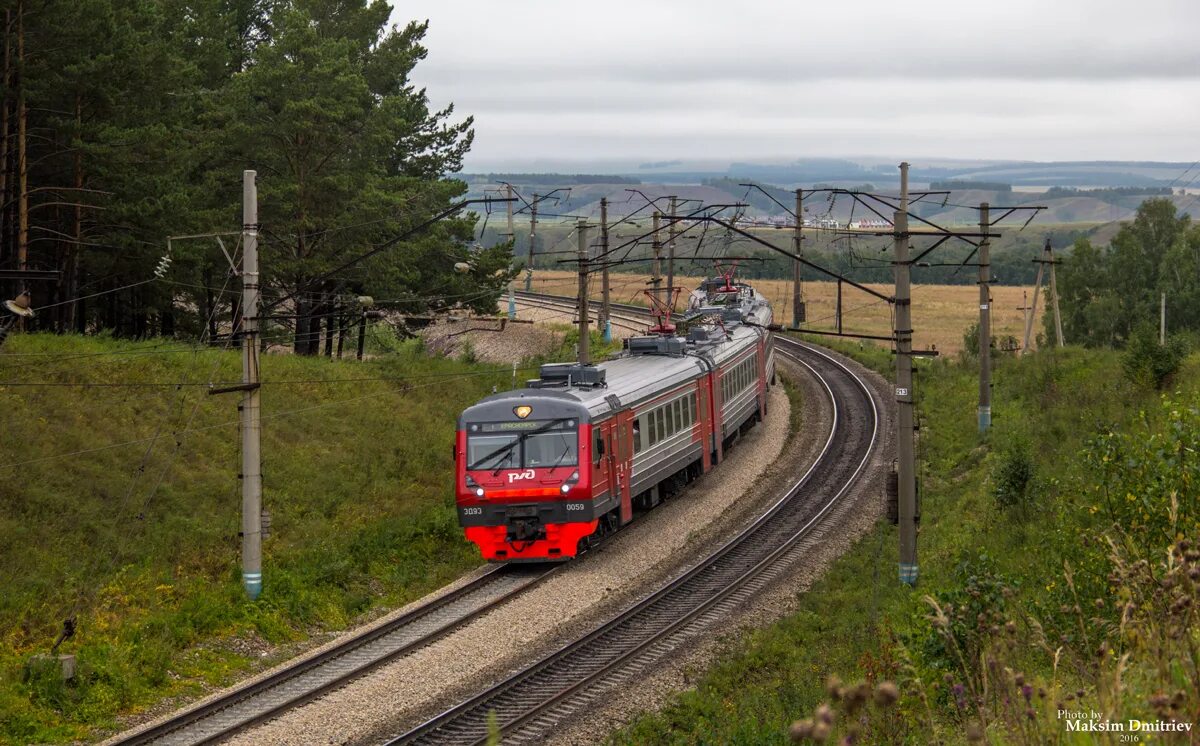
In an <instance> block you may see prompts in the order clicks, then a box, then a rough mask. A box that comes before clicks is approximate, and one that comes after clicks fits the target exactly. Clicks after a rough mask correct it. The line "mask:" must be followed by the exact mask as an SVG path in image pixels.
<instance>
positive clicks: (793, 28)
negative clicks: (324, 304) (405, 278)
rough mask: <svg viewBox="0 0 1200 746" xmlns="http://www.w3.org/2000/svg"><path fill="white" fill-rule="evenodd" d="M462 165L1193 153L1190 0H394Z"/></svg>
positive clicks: (1198, 50) (1195, 83)
mask: <svg viewBox="0 0 1200 746" xmlns="http://www.w3.org/2000/svg"><path fill="white" fill-rule="evenodd" d="M392 2H393V4H394V5H395V6H396V10H395V12H394V13H393V20H394V21H395V22H397V23H404V22H407V21H408V20H418V19H426V18H427V19H429V21H430V28H429V33H428V35H427V36H426V45H427V46H428V48H429V57H428V59H427V60H425V61H424V62H422V63H421V64H419V65H418V66H417V70H416V73H415V76H414V77H415V80H416V82H417V83H418V84H420V85H423V86H426V87H427V88H428V93H429V96H430V98H431V100H432V101H433V103H434V104H436V105H444V104H446V103H448V102H451V101H453V102H454V104H455V106H456V112H457V113H460V114H463V115H466V114H470V115H473V116H474V117H475V130H476V135H475V145H474V147H473V148H472V151H471V155H470V156H469V158H468V161H467V170H488V169H522V170H526V169H534V168H537V167H538V165H539V164H542V165H547V166H560V165H561V164H562V163H563V162H564V161H577V162H580V163H582V164H594V163H597V162H601V161H605V160H614V161H621V162H626V163H636V162H639V161H646V160H655V161H658V160H668V159H711V160H714V161H727V160H733V159H745V160H751V159H753V160H775V159H790V158H796V157H814V156H815V157H824V156H882V157H889V158H895V157H905V158H909V159H915V158H934V157H938V158H981V159H999V158H1004V159H1008V158H1013V159H1028V160H1085V159H1114V160H1134V159H1137V160H1171V161H1194V160H1196V159H1197V158H1200V2H1197V1H1196V0H1137V1H1136V2H1132V1H1130V0H1123V1H1122V2H1112V1H1110V0H1088V1H1086V2H1085V1H1082V0H1041V1H1040V2H1027V1H1025V0H1015V1H1012V2H1004V3H1000V2H986V3H984V2H970V1H969V0H967V1H965V2H964V1H963V0H958V1H957V2H931V1H925V0H910V1H909V2H886V3H885V2H878V1H877V0H857V1H856V2H848V1H846V0H842V1H841V2H821V3H811V2H802V1H795V2H784V1H782V0H780V1H778V2H765V1H763V0H741V1H738V0H733V1H732V2H730V1H726V2H716V1H710V0H689V1H687V2H656V1H654V0H642V1H641V2H626V1H625V0H604V1H602V2H595V3H582V2H564V1H561V0H560V1H558V2H550V1H545V0H533V1H526V0H509V1H508V2H502V1H501V0H491V1H488V2H485V1H477V0H456V1H454V2H449V1H447V0H442V1H441V2H436V3H434V2H405V1H404V0H392Z"/></svg>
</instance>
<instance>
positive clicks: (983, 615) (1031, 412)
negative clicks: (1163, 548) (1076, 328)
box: [611, 345, 1200, 744]
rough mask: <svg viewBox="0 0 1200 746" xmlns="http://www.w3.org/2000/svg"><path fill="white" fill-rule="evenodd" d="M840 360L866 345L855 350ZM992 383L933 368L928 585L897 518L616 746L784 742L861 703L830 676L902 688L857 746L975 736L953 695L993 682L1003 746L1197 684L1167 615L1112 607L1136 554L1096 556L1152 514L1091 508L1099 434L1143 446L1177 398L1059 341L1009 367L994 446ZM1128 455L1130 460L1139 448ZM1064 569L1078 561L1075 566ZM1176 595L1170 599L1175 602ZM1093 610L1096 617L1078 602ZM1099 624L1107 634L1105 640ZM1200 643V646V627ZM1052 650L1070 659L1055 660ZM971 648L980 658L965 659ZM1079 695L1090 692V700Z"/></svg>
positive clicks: (1177, 390) (926, 439)
mask: <svg viewBox="0 0 1200 746" xmlns="http://www.w3.org/2000/svg"><path fill="white" fill-rule="evenodd" d="M843 349H844V350H845V351H847V352H850V353H852V354H856V355H857V354H859V350H858V349H857V345H846V346H844V348H843ZM861 354H862V355H863V356H864V357H865V358H866V361H865V362H867V363H868V364H870V365H872V367H877V368H880V369H882V370H887V371H890V366H891V361H890V355H887V353H886V351H885V352H883V353H882V354H881V353H880V352H879V351H878V350H875V349H873V348H871V347H866V348H865V349H864V350H863V351H862V353H861ZM977 380H978V379H977V371H976V370H975V369H974V368H973V367H972V366H971V365H965V364H962V363H960V362H957V361H949V360H936V361H932V362H931V363H929V364H925V365H923V366H922V367H921V368H920V370H919V372H918V374H917V380H916V386H915V388H916V393H917V397H918V401H919V412H920V423H921V431H920V432H921V439H920V446H919V448H920V453H921V457H922V459H921V466H920V469H919V475H920V490H921V500H922V503H921V505H922V510H921V513H922V522H921V530H920V540H919V551H920V566H921V578H920V584H919V586H918V588H916V589H915V590H909V589H906V588H904V587H903V586H901V585H900V584H899V582H898V580H897V577H896V576H897V567H896V557H897V552H898V546H897V532H896V529H895V528H894V527H893V526H891V525H889V524H887V523H886V522H885V521H881V522H880V523H879V524H877V525H876V526H875V528H874V529H873V530H872V531H871V532H870V533H868V534H867V535H866V536H865V537H863V538H862V539H860V540H859V541H858V542H857V543H856V545H855V546H854V547H853V548H852V549H851V550H850V551H849V552H848V553H847V554H845V555H844V556H843V557H841V558H840V559H839V560H838V561H837V562H836V563H835V564H834V566H833V567H832V568H831V570H830V571H829V572H828V573H827V574H826V575H825V576H824V577H823V578H822V579H821V580H819V581H818V582H817V583H816V584H815V585H814V586H813V588H812V589H811V591H809V592H808V593H805V594H802V595H801V596H800V597H799V600H798V603H799V610H798V611H797V612H796V613H795V614H794V615H792V616H790V617H788V618H786V619H783V620H781V621H779V622H777V623H776V624H773V625H771V626H769V627H767V628H765V629H763V630H759V631H756V632H754V633H752V634H750V635H748V636H745V637H743V638H742V639H738V640H728V641H726V643H725V647H724V649H723V651H722V653H721V654H720V655H719V657H718V660H717V662H716V663H715V664H714V665H713V666H712V667H711V668H710V669H709V670H708V671H707V672H704V673H703V674H702V675H701V676H699V677H698V684H697V685H696V687H695V688H694V689H692V690H690V691H687V692H684V693H681V694H680V695H678V696H676V697H675V698H674V699H673V700H672V701H671V702H670V703H669V704H668V705H667V706H666V707H665V708H663V709H662V710H661V711H660V712H657V713H653V714H647V715H644V716H643V717H641V718H640V719H639V720H637V721H635V722H634V723H633V724H631V725H630V726H628V727H627V728H625V729H623V730H621V731H619V732H617V733H616V734H614V735H613V736H612V739H611V740H612V742H614V743H620V744H691V743H712V744H716V743H722V744H724V743H739V744H741V743H745V744H749V743H754V744H758V743H787V742H788V740H789V739H788V728H789V725H790V724H791V723H793V722H794V721H796V720H798V719H801V718H805V717H812V716H813V713H814V710H815V709H816V708H817V707H818V706H820V705H822V703H829V704H831V706H832V707H833V709H834V711H835V713H836V712H838V711H839V709H842V710H845V709H847V708H851V707H852V706H851V705H849V704H847V702H848V700H846V699H845V697H844V694H843V696H842V698H841V699H838V698H835V697H833V696H832V695H831V694H830V691H829V690H828V689H827V681H828V680H829V678H830V677H837V678H839V679H840V680H842V681H846V682H852V681H857V680H866V681H868V682H871V683H872V684H877V683H878V682H881V681H884V680H891V681H897V682H900V683H901V684H902V686H901V690H902V693H903V694H902V697H901V699H900V701H899V703H898V705H897V706H896V707H894V708H891V709H887V710H885V709H880V708H877V707H875V708H868V709H866V710H859V711H857V713H858V714H856V715H855V716H854V718H851V719H850V720H847V719H845V715H844V713H843V714H842V715H839V717H841V718H842V719H840V720H837V721H835V724H834V735H835V736H837V735H838V734H842V735H844V734H845V733H846V732H847V730H846V729H847V728H849V727H854V728H856V729H858V731H859V732H858V734H857V740H856V741H855V742H856V743H900V742H904V743H911V744H924V743H931V742H934V741H936V740H939V739H942V740H944V741H945V742H948V743H965V742H967V740H968V739H967V736H966V733H967V731H968V729H969V728H972V727H974V724H975V723H976V722H978V720H979V716H978V713H979V712H980V711H983V710H984V709H985V708H979V709H978V710H977V709H973V708H972V707H971V706H970V705H968V706H967V709H965V710H959V709H958V708H957V706H956V705H955V702H954V698H955V695H954V694H953V691H952V690H953V686H958V685H962V684H966V685H967V686H968V687H969V686H970V685H971V683H972V682H979V681H985V682H987V684H988V686H989V687H990V689H989V693H988V694H987V697H991V698H992V699H990V700H989V699H987V697H985V700H986V712H987V713H988V714H989V715H990V719H988V720H987V723H986V730H985V731H984V732H985V736H986V738H987V739H988V741H989V742H991V743H997V744H999V743H1043V742H1046V741H1048V740H1049V741H1054V742H1063V743H1068V742H1069V743H1075V742H1080V743H1088V742H1090V741H1088V740H1080V741H1071V740H1070V739H1069V738H1067V737H1066V736H1065V735H1064V732H1065V731H1064V728H1063V725H1062V724H1061V723H1060V722H1058V721H1057V719H1056V717H1055V714H1054V710H1055V708H1056V707H1057V706H1061V705H1063V703H1064V702H1066V703H1067V704H1066V706H1068V707H1076V706H1077V707H1080V708H1086V707H1091V708H1094V709H1097V710H1101V711H1105V712H1109V713H1113V714H1114V719H1119V718H1120V717H1122V716H1124V717H1140V718H1142V719H1155V717H1156V716H1154V715H1153V711H1152V708H1151V706H1150V705H1149V704H1148V700H1149V698H1150V697H1151V696H1152V695H1155V694H1160V693H1165V694H1168V695H1169V694H1171V692H1172V691H1174V690H1175V688H1176V687H1178V688H1179V691H1180V692H1181V693H1182V692H1186V690H1187V689H1188V686H1189V684H1188V679H1187V676H1186V675H1184V674H1185V670H1186V667H1185V668H1180V665H1181V664H1179V663H1169V662H1167V661H1166V660H1165V658H1169V656H1164V655H1163V654H1161V653H1156V652H1155V650H1156V647H1155V646H1158V645H1160V644H1161V643H1162V642H1163V641H1164V640H1166V639H1167V636H1165V635H1163V636H1160V637H1158V638H1155V637H1154V635H1153V634H1152V631H1153V630H1155V629H1157V628H1158V627H1160V626H1161V627H1164V628H1165V627H1166V626H1167V625H1163V624H1160V621H1159V618H1158V617H1159V616H1162V617H1163V618H1166V616H1167V612H1165V611H1163V612H1161V613H1160V612H1149V611H1148V612H1146V614H1147V616H1146V617H1145V618H1144V619H1141V621H1140V623H1138V624H1133V625H1131V626H1132V628H1133V629H1135V630H1138V631H1137V632H1136V633H1135V634H1134V637H1132V638H1129V637H1128V633H1127V632H1126V633H1122V632H1120V630H1119V629H1118V628H1117V624H1116V620H1115V619H1114V618H1113V615H1112V613H1111V612H1110V611H1107V610H1111V609H1114V608H1117V607H1119V605H1120V603H1121V601H1120V600H1119V599H1120V598H1124V596H1122V595H1121V594H1122V593H1126V594H1127V593H1128V586H1129V585H1131V584H1130V583H1127V582H1124V581H1119V582H1115V583H1113V584H1111V585H1110V583H1109V582H1108V581H1106V580H1105V577H1104V574H1105V573H1106V572H1109V571H1110V570H1112V571H1113V572H1121V571H1120V569H1119V568H1120V567H1121V566H1122V562H1120V561H1118V560H1115V559H1114V560H1111V561H1110V560H1109V559H1108V558H1107V550H1101V549H1100V548H1098V547H1097V548H1094V547H1093V545H1094V542H1093V541H1092V539H1093V537H1096V536H1100V535H1101V532H1109V533H1108V534H1107V535H1118V543H1120V538H1119V536H1120V535H1122V534H1114V532H1119V531H1121V530H1123V529H1122V528H1121V525H1122V524H1123V523H1126V524H1129V525H1134V526H1135V528H1133V529H1130V530H1131V531H1137V529H1136V519H1135V520H1133V521H1118V522H1117V524H1116V528H1114V527H1113V526H1112V525H1111V524H1108V523H1106V519H1105V516H1104V512H1103V511H1102V510H1101V511H1099V512H1097V510H1096V506H1095V505H1094V504H1092V503H1093V501H1094V500H1095V499H1096V498H1095V492H1096V489H1097V487H1098V486H1100V487H1102V486H1103V483H1102V480H1100V477H1099V475H1097V474H1096V473H1095V470H1094V469H1091V468H1090V467H1088V466H1086V465H1085V464H1084V462H1083V460H1082V457H1081V452H1082V451H1084V450H1086V449H1088V448H1089V446H1088V442H1089V441H1090V439H1091V438H1092V437H1093V436H1094V435H1095V434H1097V433H1100V432H1105V431H1110V430H1112V431H1116V432H1126V433H1130V437H1131V438H1132V439H1133V440H1135V441H1138V440H1140V439H1142V437H1143V436H1142V435H1141V434H1140V430H1142V429H1144V430H1145V431H1146V432H1148V433H1153V432H1162V431H1164V429H1168V430H1169V429H1170V428H1171V427H1175V426H1174V425H1169V426H1168V424H1167V423H1168V422H1169V421H1170V420H1171V417H1172V414H1171V412H1172V411H1175V412H1177V411H1178V410H1179V409H1180V408H1181V407H1179V406H1178V405H1168V406H1165V407H1163V406H1160V405H1159V403H1158V395H1157V394H1156V393H1155V392H1152V391H1149V390H1147V389H1142V388H1138V387H1135V386H1133V385H1132V384H1130V383H1128V382H1127V381H1126V380H1125V379H1124V378H1123V377H1122V373H1121V364H1120V355H1119V354H1118V353H1115V352H1112V351H1089V350H1082V349H1077V348H1067V349H1064V350H1046V351H1044V352H1040V353H1038V354H1036V355H1034V356H1032V357H1030V358H1026V359H1024V360H1018V359H1014V358H1009V357H1005V358H1002V359H1000V360H998V361H997V368H996V371H995V376H994V380H995V388H994V392H993V394H994V395H993V412H994V427H993V429H992V431H991V432H990V433H989V434H988V435H987V436H986V437H981V436H980V435H979V434H978V432H977V424H976V409H975V407H976V396H977V391H978V388H977V386H978V384H977ZM1198 383H1200V357H1197V356H1193V357H1192V358H1190V359H1189V360H1188V361H1187V362H1186V363H1185V366H1184V369H1183V370H1182V371H1181V372H1180V373H1179V374H1178V375H1177V376H1176V378H1175V380H1174V392H1173V394H1172V397H1173V399H1174V400H1175V401H1179V402H1183V401H1186V402H1195V401H1196V395H1197V389H1198V388H1200V387H1198ZM1018 442H1025V443H1027V444H1029V446H1030V449H1029V452H1030V453H1031V454H1032V456H1033V465H1034V471H1035V478H1034V484H1033V501H1032V503H1031V504H1027V505H1023V506H1020V507H1018V508H1009V509H1005V508H1001V507H999V506H998V505H997V503H996V500H995V499H994V496H993V486H994V485H993V479H992V475H993V473H995V472H996V468H997V464H998V463H999V461H1000V460H1001V459H1000V454H1001V453H1003V452H1005V450H1006V448H1007V447H1008V446H1009V445H1010V444H1012V443H1018ZM1155 448H1158V447H1157V446H1155ZM1129 450H1130V453H1131V454H1132V452H1133V449H1132V448H1130V449H1129ZM1159 451H1161V448H1159ZM1129 459H1131V461H1130V463H1132V459H1133V456H1132V455H1130V456H1129ZM1147 478H1148V477H1147ZM1188 489H1189V488H1188V487H1180V488H1179V491H1180V493H1179V500H1180V502H1181V504H1182V507H1181V509H1180V510H1181V513H1186V512H1187V511H1188V510H1190V511H1191V513H1190V516H1191V518H1189V520H1193V519H1194V518H1195V515H1196V512H1195V507H1194V506H1195V503H1196V497H1197V496H1196V494H1195V492H1194V490H1192V491H1191V493H1190V494H1188ZM1147 492H1151V493H1152V490H1147ZM1131 499H1132V498H1131ZM1146 499H1148V500H1154V499H1156V498H1154V497H1153V496H1151V497H1148V498H1146ZM1188 501H1190V502H1188ZM1188 505H1191V506H1192V507H1191V508H1188V507H1187V506H1188ZM1139 509H1140V508H1139ZM1146 509H1147V510H1148V511H1149V512H1150V513H1151V514H1152V515H1153V514H1159V515H1161V514H1163V513H1165V512H1166V511H1167V506H1166V503H1165V497H1158V498H1157V501H1156V502H1153V504H1150V505H1149V506H1148V507H1147V508H1146ZM1131 515H1132V513H1131ZM1181 528H1183V526H1182V519H1181ZM1186 528H1187V529H1188V530H1190V531H1193V532H1195V529H1196V527H1194V526H1187V527H1186ZM1136 535H1137V536H1142V537H1146V536H1150V534H1147V533H1145V532H1143V533H1142V534H1136ZM1180 536H1182V534H1180ZM1177 538H1178V537H1177ZM1157 557H1158V555H1157V554H1155V555H1154V557H1152V558H1151V559H1154V560H1155V561H1157ZM1064 560H1069V561H1070V563H1071V568H1072V570H1071V574H1070V575H1068V574H1067V572H1066V571H1065V570H1064ZM1113 568H1117V570H1113ZM1123 589H1124V590H1123ZM1149 592H1150V593H1151V594H1153V587H1151V588H1150V589H1149ZM927 594H928V595H930V596H932V597H933V599H934V600H936V602H937V603H939V604H940V605H941V606H942V607H943V608H947V607H948V606H950V605H952V606H953V607H954V608H955V610H956V611H955V612H953V613H951V612H947V613H948V616H949V622H948V624H949V626H948V627H947V628H939V627H938V626H936V624H934V623H933V622H932V621H931V616H932V615H933V611H932V607H931V606H930V604H929V603H927V602H926V601H925V600H924V599H923V597H925V596H926V595H927ZM1160 595H1162V596H1163V599H1164V601H1163V603H1164V608H1165V604H1166V603H1169V602H1170V601H1171V600H1173V598H1174V596H1169V595H1166V594H1160ZM1093 596H1094V597H1095V598H1101V599H1105V600H1106V601H1107V604H1106V605H1105V606H1104V607H1103V609H1101V610H1099V611H1094V610H1092V609H1091V606H1092V603H1091V602H1092V599H1093ZM1152 597H1153V596H1151V598H1152ZM1133 600H1134V601H1137V597H1136V595H1135V597H1134V599H1133ZM1076 603H1079V604H1082V605H1083V606H1084V607H1085V608H1083V609H1082V610H1077V609H1074V608H1073V606H1074V605H1075V604H1076ZM1150 603H1151V602H1150V601H1145V600H1143V602H1142V605H1145V606H1146V608H1149V604H1150ZM1142 605H1139V606H1138V608H1139V609H1141V608H1142ZM1137 613H1141V612H1140V611H1139V612H1137ZM977 617H978V622H977ZM1008 621H1012V622H1013V624H1014V630H1015V632H1014V633H1013V634H1012V635H1009V634H1007V633H1006V630H1005V626H1004V625H1005V624H1006V622H1008ZM1092 629H1095V630H1097V631H1096V632H1089V631H1088V630H1092ZM1191 634H1192V636H1193V639H1195V635H1196V632H1195V629H1194V628H1193V629H1192V631H1191ZM948 635H949V636H948ZM1105 635H1108V637H1105ZM1123 635H1124V636H1123ZM1100 639H1107V640H1109V641H1110V642H1109V643H1108V644H1109V645H1110V647H1112V648H1116V649H1117V651H1118V652H1121V651H1124V652H1128V653H1129V655H1130V657H1129V661H1128V668H1127V669H1126V670H1125V671H1124V672H1123V676H1124V678H1123V679H1122V678H1121V675H1120V674H1116V673H1115V671H1116V669H1117V664H1116V657H1117V656H1116V654H1115V653H1114V654H1110V655H1109V656H1108V657H1105V658H1101V659H1099V660H1100V662H1099V663H1097V662H1096V661H1097V659H1096V657H1095V645H1096V643H1097V641H1098V640H1100ZM1040 640H1044V641H1045V644H1042V643H1040V642H1038V641H1040ZM1150 643H1153V644H1150ZM1055 648H1059V649H1060V654H1059V660H1058V661H1057V665H1056V662H1055V660H1054V655H1053V650H1054V649H1055ZM959 650H962V651H964V652H965V658H966V659H967V662H966V663H965V664H964V663H962V662H960V660H959V658H958V654H957V651H959ZM985 662H987V663H985ZM981 669H983V670H982V671H981ZM1006 669H1007V670H1006ZM1021 672H1024V673H1023V674H1022V673H1021ZM1018 674H1021V675H1022V676H1025V677H1027V680H1028V681H1029V682H1030V683H1033V684H1034V685H1035V686H1036V689H1037V690H1040V691H1042V692H1044V693H1045V697H1044V698H1042V697H1040V696H1039V695H1036V694H1034V695H1031V696H1032V698H1033V699H1032V704H1031V705H1029V707H1030V712H1032V713H1033V714H1032V715H1030V716H1029V717H1028V718H1027V717H1026V713H1025V711H1024V708H1025V705H1024V704H1021V700H1020V699H1019V697H1020V696H1021V695H1020V694H1019V686H1016V685H1014V684H1013V683H1012V682H1013V681H1014V677H1015V676H1016V675H1018ZM952 685H953V686H952ZM1006 687H1007V688H1006ZM1076 688H1078V689H1079V690H1080V691H1082V692H1083V696H1082V697H1078V698H1077V697H1076V696H1075V694H1074V691H1075V689H1076ZM968 690H969V689H968ZM1114 691H1115V692H1118V693H1121V694H1120V695H1119V696H1118V695H1114ZM1181 696H1183V695H1182V694H1181ZM1190 696H1191V698H1192V699H1190V700H1185V701H1186V702H1187V703H1188V706H1189V707H1194V706H1195V697H1196V695H1195V694H1194V693H1193V694H1192V695H1190ZM1122 697H1123V698H1122ZM1014 700H1016V702H1017V703H1018V704H1019V705H1020V706H1019V707H1018V706H1017V705H1014V704H1013V701H1014ZM1072 701H1074V704H1070V703H1071V702H1072ZM1010 710H1011V711H1010ZM1189 711H1192V710H1185V713H1186V712H1189ZM864 713H870V715H869V716H867V715H866V714H864ZM859 718H861V719H859ZM1185 719H1186V717H1185ZM839 729H840V730H839ZM835 740H836V738H831V742H832V741H835ZM1180 742H1186V739H1185V740H1184V741H1180Z"/></svg>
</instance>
